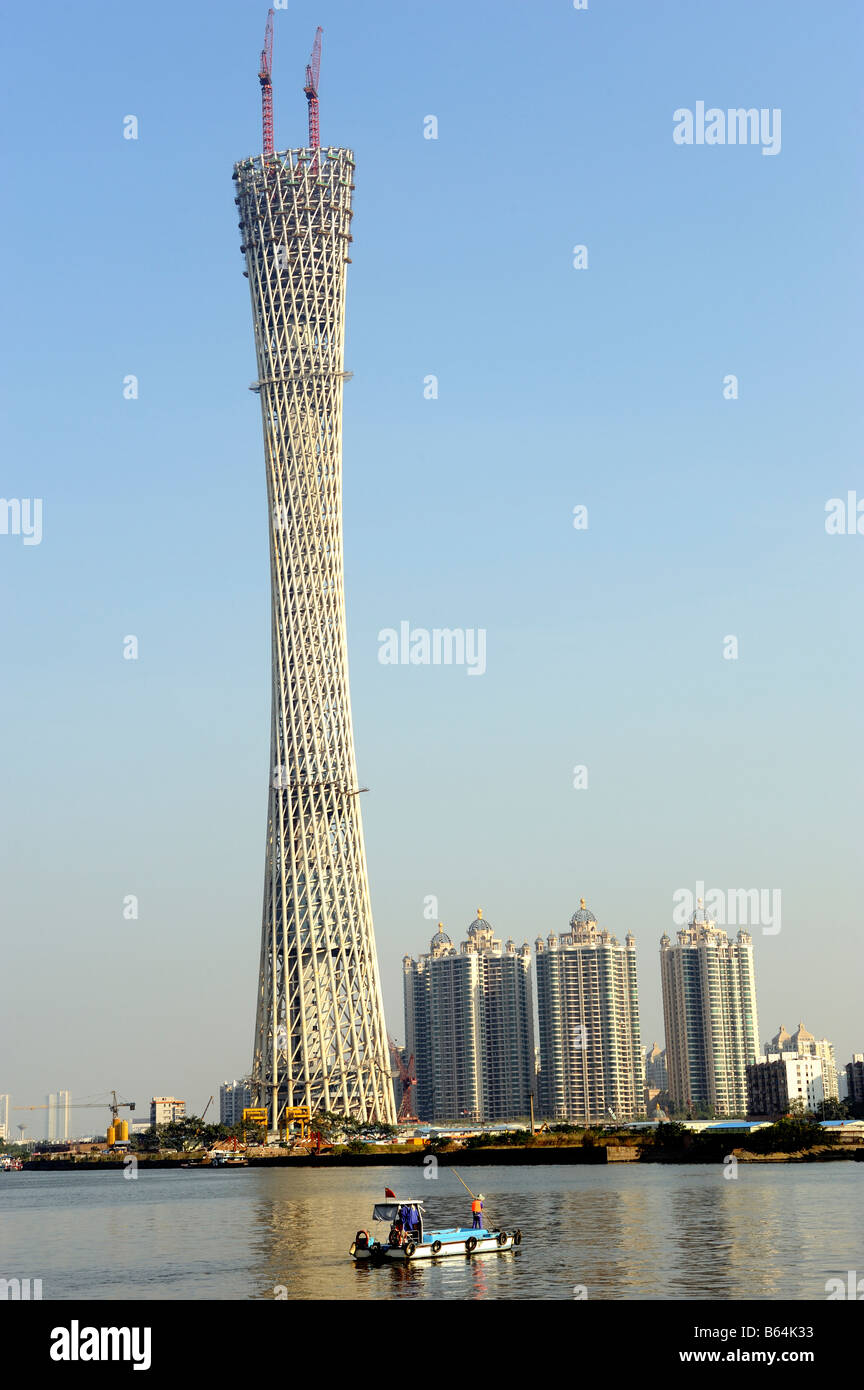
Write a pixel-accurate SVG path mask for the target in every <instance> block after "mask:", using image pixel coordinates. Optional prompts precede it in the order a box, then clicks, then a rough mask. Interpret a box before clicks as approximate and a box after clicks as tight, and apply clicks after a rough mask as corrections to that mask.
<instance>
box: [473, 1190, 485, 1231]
mask: <svg viewBox="0 0 864 1390" xmlns="http://www.w3.org/2000/svg"><path fill="white" fill-rule="evenodd" d="M483 1201H484V1198H483V1193H482V1192H478V1193H477V1196H476V1197H475V1198H474V1201H473V1202H472V1203H471V1217H472V1220H471V1230H472V1231H479V1230H482V1228H483Z"/></svg>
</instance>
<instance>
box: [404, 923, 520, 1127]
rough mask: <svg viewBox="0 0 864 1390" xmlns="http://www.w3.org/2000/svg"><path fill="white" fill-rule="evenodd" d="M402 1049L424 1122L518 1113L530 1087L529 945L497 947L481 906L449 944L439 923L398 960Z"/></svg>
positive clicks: (512, 1116)
mask: <svg viewBox="0 0 864 1390" xmlns="http://www.w3.org/2000/svg"><path fill="white" fill-rule="evenodd" d="M403 984H404V998H405V1034H406V1051H407V1052H408V1053H409V1055H410V1054H413V1056H414V1068H415V1073H416V1077H417V1086H416V1090H415V1092H414V1098H415V1105H416V1109H417V1114H418V1115H419V1117H420V1118H421V1119H428V1120H441V1121H445V1120H481V1121H488V1120H506V1119H518V1118H522V1117H524V1116H526V1115H527V1114H528V1113H529V1110H530V1105H531V1101H530V1097H531V1092H532V1089H533V1085H534V1018H533V1009H532V1000H531V949H530V947H529V945H528V943H527V942H525V943H524V944H523V945H522V946H521V947H519V948H517V947H516V946H515V945H514V943H513V942H512V941H507V942H506V944H504V945H502V943H501V941H500V940H499V939H498V938H497V937H496V936H495V932H494V928H493V927H492V925H491V923H490V922H488V921H486V919H485V918H484V917H483V914H482V912H481V910H480V909H479V908H478V909H477V916H476V918H475V919H474V921H473V922H471V924H470V925H469V927H468V932H467V940H466V941H464V942H463V943H462V945H461V946H460V947H459V948H458V949H457V948H456V947H455V946H454V945H453V943H452V942H451V940H450V937H449V936H447V934H446V933H445V932H444V931H443V930H442V929H441V928H440V924H439V930H438V932H437V933H436V935H435V936H434V937H433V938H432V942H431V945H430V949H429V953H428V955H423V956H421V957H420V958H419V960H413V959H412V958H411V957H410V956H406V957H405V958H404V961H403Z"/></svg>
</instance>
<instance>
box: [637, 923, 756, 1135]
mask: <svg viewBox="0 0 864 1390" xmlns="http://www.w3.org/2000/svg"><path fill="white" fill-rule="evenodd" d="M660 975H661V980H662V985H663V1015H664V1019H665V1024H666V1065H667V1067H668V1070H669V1098H670V1103H671V1105H672V1107H673V1109H681V1110H683V1111H686V1112H688V1113H690V1112H695V1111H697V1110H698V1109H702V1108H704V1109H706V1110H708V1111H713V1112H714V1114H716V1115H720V1116H739V1115H740V1116H744V1115H746V1113H747V1066H748V1064H749V1063H750V1062H755V1061H756V1059H757V1057H758V1055H759V1043H758V1038H759V1023H758V1018H757V1012H756V980H755V974H754V968H753V943H752V938H751V936H750V933H749V932H747V931H745V930H743V928H742V929H741V930H740V931H739V932H738V935H737V936H736V938H735V939H734V940H732V941H730V940H729V938H728V936H727V934H726V932H725V931H723V930H722V929H721V928H718V926H717V924H716V923H715V922H713V921H712V920H710V919H709V918H707V917H706V915H705V912H704V909H703V907H702V903H701V901H700V903H699V906H698V907H697V909H696V911H695V912H694V914H693V917H692V919H691V921H690V923H689V925H688V926H686V927H684V928H683V929H682V930H681V931H679V932H678V940H677V943H676V944H675V945H673V944H672V943H671V942H670V940H669V937H668V935H666V934H665V933H664V935H663V937H662V939H661V941H660Z"/></svg>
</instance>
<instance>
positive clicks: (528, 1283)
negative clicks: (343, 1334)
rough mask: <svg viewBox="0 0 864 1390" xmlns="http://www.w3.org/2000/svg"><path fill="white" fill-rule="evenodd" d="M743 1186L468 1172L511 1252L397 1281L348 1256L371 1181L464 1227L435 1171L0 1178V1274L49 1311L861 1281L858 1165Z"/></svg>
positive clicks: (676, 1291)
mask: <svg viewBox="0 0 864 1390" xmlns="http://www.w3.org/2000/svg"><path fill="white" fill-rule="evenodd" d="M738 1173H739V1175H738V1178H737V1179H735V1180H729V1179H724V1177H723V1175H722V1170H721V1169H720V1168H719V1167H718V1166H715V1165H711V1166H710V1167H709V1166H705V1167H701V1166H699V1167H697V1166H682V1167H673V1166H663V1167H653V1166H652V1167H648V1166H644V1167H643V1166H639V1167H637V1166H636V1165H626V1166H625V1165H623V1164H622V1165H620V1166H616V1167H612V1168H606V1167H604V1168H599V1167H597V1168H595V1167H560V1168H557V1167H544V1168H497V1167H490V1168H475V1167H470V1168H466V1169H465V1171H464V1173H463V1177H464V1178H465V1180H466V1181H467V1182H468V1184H469V1186H470V1187H472V1188H473V1189H474V1191H475V1192H476V1191H478V1190H479V1191H482V1192H484V1193H485V1194H486V1197H487V1204H486V1207H487V1213H488V1215H489V1219H490V1223H492V1224H494V1225H496V1226H503V1227H504V1228H505V1229H512V1228H513V1227H514V1226H517V1225H518V1226H520V1227H521V1229H522V1232H523V1244H522V1246H521V1247H520V1249H519V1250H518V1251H514V1252H512V1253H507V1254H501V1255H499V1254H494V1255H487V1256H483V1257H479V1258H478V1257H475V1258H474V1259H473V1260H468V1259H462V1258H458V1257H454V1258H450V1259H446V1260H441V1261H438V1262H437V1263H435V1264H425V1265H423V1264H419V1265H414V1266H411V1267H409V1268H407V1269H406V1268H399V1267H395V1266H394V1267H390V1266H385V1267H383V1268H377V1269H375V1268H370V1267H368V1266H360V1267H355V1266H354V1264H353V1263H352V1261H351V1260H350V1259H349V1258H348V1247H349V1245H350V1243H351V1241H352V1239H353V1237H354V1234H355V1232H356V1231H357V1229H358V1228H360V1227H366V1228H368V1229H370V1230H371V1220H370V1218H371V1212H372V1203H373V1201H375V1200H380V1199H381V1198H382V1197H383V1195H384V1187H385V1184H386V1185H388V1186H390V1187H392V1188H393V1189H394V1190H395V1191H397V1192H398V1193H399V1194H400V1195H402V1196H409V1197H410V1196H415V1197H420V1198H422V1199H423V1200H424V1201H425V1202H426V1209H427V1213H428V1216H429V1219H430V1221H431V1223H433V1224H442V1225H453V1224H458V1223H459V1222H463V1221H464V1223H465V1224H466V1225H467V1224H469V1220H470V1218H469V1205H470V1199H469V1198H468V1194H467V1193H466V1192H465V1190H464V1189H463V1188H462V1187H460V1185H459V1183H458V1181H457V1179H456V1178H455V1176H454V1175H453V1173H452V1171H449V1172H448V1170H447V1169H446V1168H441V1169H440V1170H439V1174H438V1178H437V1180H435V1181H424V1179H423V1170H422V1168H421V1167H420V1166H419V1165H418V1168H417V1170H416V1173H415V1172H414V1171H413V1170H411V1169H407V1168H387V1169H384V1168H379V1169H374V1170H373V1169H369V1168H365V1169H364V1168H354V1169H342V1170H341V1171H331V1172H315V1171H313V1170H310V1169H302V1170H298V1171H294V1172H289V1171H287V1170H286V1169H280V1168H271V1169H254V1168H252V1169H250V1168H245V1169H238V1170H236V1171H233V1172H232V1171H221V1172H217V1171H212V1172H211V1171H207V1170H206V1169H205V1170H196V1169H188V1170H187V1169H175V1170H173V1171H172V1170H168V1171H161V1172H151V1173H148V1172H147V1171H146V1170H139V1176H138V1178H137V1180H135V1181H130V1180H128V1179H126V1178H124V1177H123V1175H122V1173H121V1172H116V1173H110V1174H109V1173H56V1174H54V1173H6V1174H2V1173H0V1266H2V1267H0V1277H2V1276H5V1277H7V1278H13V1277H18V1278H25V1277H28V1276H29V1277H30V1278H41V1279H42V1282H43V1298H45V1299H176V1298H186V1299H250V1298H251V1299H262V1298H273V1297H274V1290H275V1289H276V1288H277V1286H282V1287H283V1288H284V1289H285V1290H286V1294H285V1295H283V1297H284V1296H287V1298H289V1299H313V1298H339V1299H367V1298H369V1299H372V1298H374V1299H382V1298H383V1299H427V1298H428V1299H472V1298H500V1299H571V1298H572V1297H573V1290H574V1286H575V1285H584V1286H585V1287H586V1288H587V1291H588V1297H589V1299H621V1298H624V1299H628V1298H657V1299H739V1298H760V1299H824V1298H825V1281H826V1279H828V1278H831V1277H834V1276H837V1275H840V1276H842V1277H844V1278H845V1276H846V1274H847V1271H849V1270H857V1271H859V1274H864V1237H862V1234H861V1232H862V1214H864V1164H861V1163H844V1164H832V1165H830V1166H827V1165H826V1166H824V1167H815V1166H812V1167H811V1166H808V1167H806V1168H805V1167H799V1166H797V1165H795V1166H788V1165H780V1164H778V1165H776V1166H775V1165H770V1166H769V1165H759V1166H756V1165H755V1164H754V1165H753V1166H751V1167H746V1166H743V1165H742V1167H740V1168H739V1170H738ZM409 1175H410V1176H409ZM409 1188H410V1189H411V1190H410V1191H409V1190H408V1189H409ZM379 1233H383V1228H379Z"/></svg>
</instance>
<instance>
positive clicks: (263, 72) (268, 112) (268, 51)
mask: <svg viewBox="0 0 864 1390" xmlns="http://www.w3.org/2000/svg"><path fill="white" fill-rule="evenodd" d="M272 72H273V11H272V10H268V11H267V29H266V31H265V34H264V47H263V48H262V49H261V63H260V65H259V67H258V80H259V82H260V83H261V121H262V125H263V127H264V153H265V154H272V153H273V83H272V81H271V74H272Z"/></svg>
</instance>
